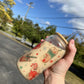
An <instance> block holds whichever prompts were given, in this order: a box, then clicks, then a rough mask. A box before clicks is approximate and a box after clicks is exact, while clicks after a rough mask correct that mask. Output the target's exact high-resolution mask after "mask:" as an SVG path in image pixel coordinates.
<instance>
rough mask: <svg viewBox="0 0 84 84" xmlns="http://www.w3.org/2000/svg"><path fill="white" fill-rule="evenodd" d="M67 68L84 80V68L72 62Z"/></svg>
mask: <svg viewBox="0 0 84 84" xmlns="http://www.w3.org/2000/svg"><path fill="white" fill-rule="evenodd" d="M69 70H70V71H71V72H73V73H74V74H75V75H77V76H78V77H80V78H81V79H83V80H84V68H82V67H79V66H77V65H75V64H72V65H71V67H70V69H69Z"/></svg>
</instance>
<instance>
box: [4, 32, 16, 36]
mask: <svg viewBox="0 0 84 84" xmlns="http://www.w3.org/2000/svg"><path fill="white" fill-rule="evenodd" d="M5 32H6V33H8V34H10V35H12V36H15V34H14V33H12V32H10V31H5Z"/></svg>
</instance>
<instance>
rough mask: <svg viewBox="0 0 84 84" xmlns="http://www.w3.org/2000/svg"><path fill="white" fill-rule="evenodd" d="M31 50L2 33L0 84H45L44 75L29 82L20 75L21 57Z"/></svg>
mask: <svg viewBox="0 0 84 84" xmlns="http://www.w3.org/2000/svg"><path fill="white" fill-rule="evenodd" d="M30 50H31V49H30V48H27V47H25V46H23V45H21V44H20V43H18V42H17V41H14V40H12V39H10V38H8V37H7V36H4V35H3V34H1V33H0V84H43V82H44V77H43V74H40V75H39V76H38V77H37V78H35V79H34V80H32V81H29V80H26V79H25V78H24V77H23V76H22V75H21V74H20V72H19V70H18V68H17V61H18V59H19V57H21V56H22V55H23V54H24V53H25V51H30ZM66 84H68V83H66Z"/></svg>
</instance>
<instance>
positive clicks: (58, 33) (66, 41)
mask: <svg viewBox="0 0 84 84" xmlns="http://www.w3.org/2000/svg"><path fill="white" fill-rule="evenodd" d="M56 34H57V35H58V36H59V37H60V38H62V40H63V41H64V42H65V43H66V44H68V41H67V40H66V39H65V38H64V37H63V36H62V35H61V34H60V33H58V32H56Z"/></svg>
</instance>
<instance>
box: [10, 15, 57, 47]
mask: <svg viewBox="0 0 84 84" xmlns="http://www.w3.org/2000/svg"><path fill="white" fill-rule="evenodd" d="M22 22H23V20H22V18H21V17H20V15H18V17H17V18H16V19H14V21H13V23H14V27H13V30H12V31H13V32H14V33H15V34H16V36H18V34H19V33H20V35H24V36H25V38H28V39H29V40H30V41H31V42H32V47H33V44H34V43H39V42H40V40H41V39H45V37H46V36H47V35H51V34H55V32H56V26H54V25H51V26H48V27H47V28H46V29H42V28H41V27H40V26H39V24H37V23H36V24H33V22H32V21H31V20H30V19H26V20H25V21H24V23H23V24H22Z"/></svg>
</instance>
